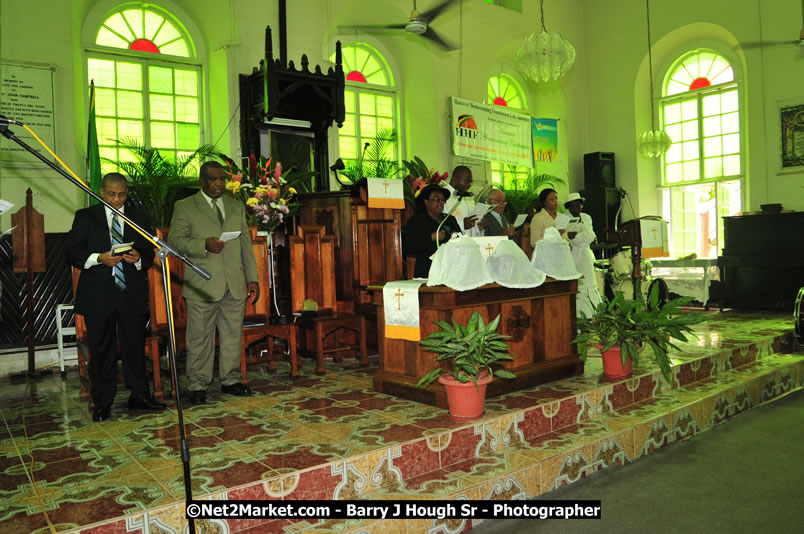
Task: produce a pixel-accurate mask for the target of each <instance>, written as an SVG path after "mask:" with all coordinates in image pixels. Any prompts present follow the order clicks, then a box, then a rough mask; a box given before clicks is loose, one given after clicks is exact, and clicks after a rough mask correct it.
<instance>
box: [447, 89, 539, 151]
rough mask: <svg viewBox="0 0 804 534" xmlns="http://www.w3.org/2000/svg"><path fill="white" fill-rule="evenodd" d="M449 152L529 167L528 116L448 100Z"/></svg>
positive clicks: (469, 102) (502, 109)
mask: <svg viewBox="0 0 804 534" xmlns="http://www.w3.org/2000/svg"><path fill="white" fill-rule="evenodd" d="M452 151H453V153H455V155H456V156H466V157H469V158H477V159H484V160H488V161H499V162H502V163H507V164H509V165H519V166H521V167H533V152H532V146H531V121H530V116H529V115H526V114H524V113H517V112H516V111H511V110H510V109H507V108H505V107H503V106H490V105H487V104H480V103H478V102H472V101H470V100H464V99H462V98H456V97H452Z"/></svg>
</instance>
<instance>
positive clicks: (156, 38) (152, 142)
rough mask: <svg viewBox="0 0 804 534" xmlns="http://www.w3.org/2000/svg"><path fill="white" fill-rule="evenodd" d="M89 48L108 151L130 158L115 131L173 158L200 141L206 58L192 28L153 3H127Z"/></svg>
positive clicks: (101, 136) (102, 140) (103, 146)
mask: <svg viewBox="0 0 804 534" xmlns="http://www.w3.org/2000/svg"><path fill="white" fill-rule="evenodd" d="M94 45H95V46H94V47H92V48H91V49H90V50H89V51H88V52H87V74H88V79H87V84H89V82H90V81H94V82H95V120H96V125H97V131H98V145H99V147H100V153H101V156H103V157H106V158H109V159H124V158H127V157H129V155H128V154H127V153H126V152H125V151H124V150H123V151H121V150H119V149H118V148H117V147H116V145H115V143H114V141H115V140H116V139H119V140H122V139H124V138H125V139H135V140H137V141H138V142H139V143H141V144H142V145H143V146H145V147H148V148H156V149H158V150H159V153H160V154H161V155H162V156H163V157H166V158H173V157H176V156H177V155H184V154H189V153H191V152H193V151H194V150H196V149H197V148H198V147H199V145H200V144H201V137H202V134H201V124H202V120H201V118H202V105H201V66H200V65H199V64H198V60H197V58H196V53H195V46H194V45H193V42H192V39H190V36H189V34H188V32H187V31H186V30H185V29H184V27H183V26H182V25H181V23H180V22H179V21H178V20H176V19H175V18H174V17H173V16H172V15H171V14H170V13H168V12H166V11H163V10H161V9H159V8H158V7H156V6H154V5H153V4H141V5H139V6H138V5H136V4H133V5H132V4H126V5H125V6H122V7H120V8H119V9H117V10H115V11H113V12H112V13H111V14H109V15H108V16H107V17H106V19H105V20H104V21H103V22H102V23H101V25H100V27H99V28H98V30H97V34H96V38H95V42H94Z"/></svg>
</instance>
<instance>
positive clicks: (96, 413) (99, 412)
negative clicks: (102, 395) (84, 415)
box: [92, 406, 112, 423]
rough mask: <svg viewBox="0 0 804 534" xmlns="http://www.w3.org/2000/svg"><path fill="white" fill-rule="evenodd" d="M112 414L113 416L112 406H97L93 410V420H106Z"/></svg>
mask: <svg viewBox="0 0 804 534" xmlns="http://www.w3.org/2000/svg"><path fill="white" fill-rule="evenodd" d="M111 416H112V407H111V406H95V409H94V410H92V420H93V421H94V422H96V423H100V422H101V421H106V420H107V419H109V418H110V417H111Z"/></svg>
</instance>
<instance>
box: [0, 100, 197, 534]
mask: <svg viewBox="0 0 804 534" xmlns="http://www.w3.org/2000/svg"><path fill="white" fill-rule="evenodd" d="M10 122H11V121H8V119H6V118H5V117H2V116H0V134H2V135H3V136H4V137H5V138H7V139H9V140H10V141H14V142H15V143H17V144H18V145H19V146H21V147H22V148H24V149H25V151H26V152H29V153H31V154H33V155H34V156H35V157H36V158H37V159H39V160H40V161H42V162H43V163H45V164H46V165H47V166H48V167H50V168H51V169H53V170H54V171H56V172H57V173H59V174H61V175H62V176H64V177H65V178H67V179H68V180H69V181H70V182H72V183H73V184H74V185H76V186H77V187H78V188H80V189H81V190H82V191H84V192H85V193H87V194H88V195H90V196H91V197H92V198H94V199H95V200H97V201H98V202H100V203H101V204H103V205H104V206H106V207H107V208H108V209H110V210H111V211H112V213H115V214H116V215H117V216H118V217H120V218H121V219H122V220H124V221H125V222H126V224H128V225H129V226H131V227H132V228H134V229H135V230H136V231H137V232H139V233H140V234H141V235H142V236H143V237H145V238H146V239H148V240H149V241H150V242H151V243H153V244H154V245H155V246H156V247H158V249H159V250H158V251H157V256H159V262H160V264H161V266H162V286H163V288H164V292H165V307H166V308H167V319H168V332H169V340H170V342H169V344H168V349H169V354H170V369H171V378H172V379H173V383H174V384H176V411H177V412H178V415H179V432H180V435H181V439H180V446H181V461H182V464H183V466H184V492H185V495H186V499H187V502H189V501H191V500H193V493H192V492H193V489H192V484H191V483H190V448H189V447H188V445H187V436H186V435H185V432H184V413H183V411H182V407H181V394H180V393H179V387H178V385H179V377H178V372H177V371H176V335H175V333H174V331H173V309H172V306H171V305H170V297H169V294H170V288H169V286H168V283H167V268H168V265H167V256H168V254H172V255H174V256H176V257H177V258H179V259H180V260H181V261H183V262H184V263H185V264H186V265H187V266H188V267H190V268H191V269H192V270H194V271H195V272H196V273H198V274H199V275H200V276H201V277H203V278H204V279H205V280H209V279H210V278H212V275H210V274H209V273H208V272H206V271H205V270H204V269H202V268H200V267H198V266H197V265H195V264H194V263H193V262H191V261H190V260H189V259H187V257H186V256H184V255H183V254H179V253H178V252H177V251H176V250H175V249H173V248H171V247H170V246H169V245H168V244H167V243H166V242H164V241H163V240H162V239H160V238H159V237H157V236H155V235H153V236H152V235H150V234H149V233H148V232H146V231H145V229H144V228H142V227H141V226H140V225H138V224H137V223H135V222H134V221H132V220H131V219H130V218H128V217H126V215H125V214H124V213H122V212H121V211H119V210H117V209H116V208H114V207H113V206H111V205H110V204H109V203H108V202H106V201H105V200H103V198H101V196H100V195H98V194H97V193H95V192H94V191H92V189H90V188H89V187H87V186H86V185H85V184H83V183H82V182H81V181H80V180H78V179H76V178H74V177H73V176H72V175H70V174H69V173H68V172H66V171H65V170H63V169H61V168H60V167H59V166H58V165H56V164H55V163H53V162H52V161H50V160H49V159H47V158H46V157H44V156H43V155H42V154H40V153H39V152H37V151H36V150H34V149H33V148H31V147H30V146H29V145H28V144H27V143H25V142H24V141H22V140H21V139H19V138H18V137H17V136H16V135H14V133H13V132H11V131H10V130H9V129H8V126H9V123H10ZM13 123H14V124H20V123H18V122H16V121H13ZM187 520H188V522H189V527H190V532H193V533H194V532H195V520H194V519H193V518H192V517H188V518H187Z"/></svg>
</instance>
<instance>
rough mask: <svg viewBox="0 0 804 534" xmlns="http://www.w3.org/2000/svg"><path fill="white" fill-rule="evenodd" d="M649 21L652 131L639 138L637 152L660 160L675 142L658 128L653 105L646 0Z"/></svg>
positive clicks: (651, 55) (647, 1)
mask: <svg viewBox="0 0 804 534" xmlns="http://www.w3.org/2000/svg"><path fill="white" fill-rule="evenodd" d="M645 6H646V12H647V19H648V76H649V77H650V128H651V129H650V130H648V131H647V132H642V133H641V134H639V136H638V137H637V150H639V153H640V154H642V155H643V156H645V157H646V158H658V157H660V156H662V155H663V154H664V153H666V152H667V151H668V150H670V145H672V144H673V140H672V139H670V136H669V135H667V132H665V131H664V129H657V128H656V111H655V110H654V105H653V54H652V53H651V46H650V44H651V39H650V0H645Z"/></svg>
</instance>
